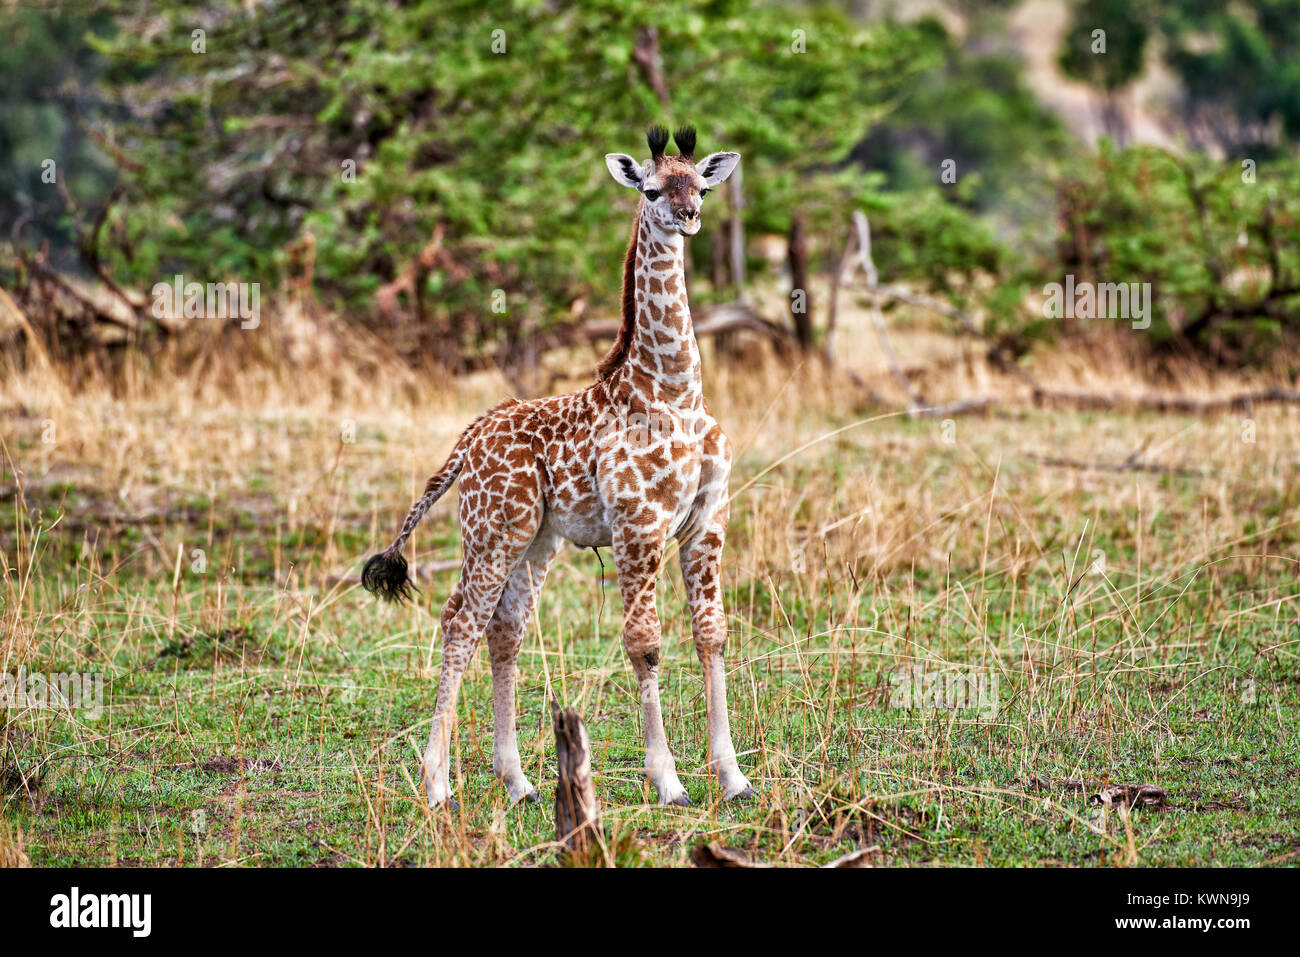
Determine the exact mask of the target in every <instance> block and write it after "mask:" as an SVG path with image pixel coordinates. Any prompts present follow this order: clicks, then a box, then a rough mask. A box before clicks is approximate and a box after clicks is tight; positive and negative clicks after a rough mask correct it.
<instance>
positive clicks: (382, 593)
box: [361, 552, 414, 602]
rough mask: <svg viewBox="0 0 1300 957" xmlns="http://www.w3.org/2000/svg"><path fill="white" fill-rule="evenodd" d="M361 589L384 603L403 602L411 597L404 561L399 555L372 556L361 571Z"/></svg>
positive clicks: (384, 553) (410, 585)
mask: <svg viewBox="0 0 1300 957" xmlns="http://www.w3.org/2000/svg"><path fill="white" fill-rule="evenodd" d="M361 587H362V588H364V589H365V590H366V591H368V592H370V594H372V595H377V596H378V597H380V598H382V599H383V600H384V601H396V602H404V601H406V600H407V599H409V598H410V597H411V589H412V588H413V587H414V586H413V585H412V584H411V579H410V576H409V575H408V574H407V571H406V559H405V558H403V557H402V556H401V555H400V554H397V555H390V554H389V553H388V552H380V553H379V554H378V555H372V556H371V557H370V560H369V561H367V562H366V567H365V568H363V569H362V570H361Z"/></svg>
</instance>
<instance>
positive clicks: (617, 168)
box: [605, 153, 642, 189]
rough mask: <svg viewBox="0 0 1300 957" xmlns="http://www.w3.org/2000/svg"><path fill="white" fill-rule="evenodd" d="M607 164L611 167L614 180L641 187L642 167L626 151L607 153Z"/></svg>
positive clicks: (633, 186)
mask: <svg viewBox="0 0 1300 957" xmlns="http://www.w3.org/2000/svg"><path fill="white" fill-rule="evenodd" d="M605 165H606V166H607V167H609V175H610V176H612V177H614V182H616V183H618V184H619V185H621V186H630V187H631V188H632V189H640V188H641V182H642V179H641V167H640V166H638V165H637V162H636V160H634V159H633V158H632V157H630V156H628V155H627V154H626V153H606V154H605Z"/></svg>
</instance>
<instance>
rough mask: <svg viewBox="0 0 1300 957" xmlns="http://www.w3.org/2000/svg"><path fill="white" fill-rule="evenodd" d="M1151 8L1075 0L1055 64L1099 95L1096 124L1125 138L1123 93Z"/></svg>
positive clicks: (1137, 64)
mask: <svg viewBox="0 0 1300 957" xmlns="http://www.w3.org/2000/svg"><path fill="white" fill-rule="evenodd" d="M1151 17H1152V11H1151V8H1150V3H1149V2H1148V0H1079V2H1077V3H1075V5H1074V10H1073V13H1072V17H1071V21H1070V26H1069V28H1068V29H1067V30H1066V33H1065V39H1064V41H1063V48H1062V50H1061V54H1060V56H1059V57H1058V59H1057V62H1058V63H1059V64H1060V66H1061V70H1062V71H1063V72H1064V73H1065V75H1066V76H1069V77H1072V78H1074V79H1076V80H1082V81H1083V82H1084V83H1087V84H1088V85H1089V86H1092V87H1094V88H1095V89H1097V90H1098V91H1099V92H1100V93H1101V104H1102V107H1101V118H1102V128H1103V129H1104V130H1105V131H1106V134H1107V135H1108V136H1110V137H1111V138H1112V139H1114V140H1115V142H1117V143H1119V144H1121V145H1123V144H1124V143H1125V142H1126V141H1127V140H1128V128H1129V121H1128V114H1127V113H1126V111H1125V108H1124V99H1123V97H1124V91H1125V89H1126V88H1127V87H1128V86H1129V85H1130V84H1131V83H1133V81H1134V80H1136V79H1137V78H1138V77H1139V76H1141V75H1142V71H1143V69H1144V68H1145V66H1146V51H1147V44H1148V42H1149V41H1150V39H1151Z"/></svg>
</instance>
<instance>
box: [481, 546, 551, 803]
mask: <svg viewBox="0 0 1300 957" xmlns="http://www.w3.org/2000/svg"><path fill="white" fill-rule="evenodd" d="M559 545H560V539H559V537H558V536H556V535H552V534H547V533H543V534H542V535H539V536H538V538H537V539H535V540H534V541H533V543H532V545H530V546H529V547H528V551H527V552H526V553H525V555H524V559H523V561H521V562H520V563H519V565H518V566H517V567H516V568H515V570H514V572H512V573H511V575H510V580H509V581H507V582H506V586H505V589H504V590H503V591H502V593H501V600H500V601H499V602H498V603H497V607H496V611H495V612H493V613H492V620H491V621H490V622H488V626H487V642H488V654H489V655H490V657H491V659H492V719H493V736H492V772H493V773H494V774H495V775H496V776H497V777H498V778H499V779H501V781H502V782H503V783H504V784H505V786H506V790H507V792H508V793H509V795H510V801H511V803H518V802H519V801H534V802H536V801H540V800H541V799H540V798H539V797H538V795H537V789H536V788H535V787H533V785H532V782H530V781H529V780H528V778H527V777H526V776H525V775H524V771H523V765H522V763H521V761H520V758H519V742H518V740H517V736H516V731H515V675H516V673H517V662H518V658H519V649H520V647H521V646H522V645H523V640H524V635H525V633H526V632H527V630H528V621H529V619H530V618H531V617H532V614H533V609H534V608H535V607H536V604H537V596H538V594H539V593H540V592H541V590H542V584H543V583H544V582H545V580H546V572H547V569H548V568H549V567H550V564H551V559H552V558H553V557H554V556H555V552H556V550H557V549H558V548H559Z"/></svg>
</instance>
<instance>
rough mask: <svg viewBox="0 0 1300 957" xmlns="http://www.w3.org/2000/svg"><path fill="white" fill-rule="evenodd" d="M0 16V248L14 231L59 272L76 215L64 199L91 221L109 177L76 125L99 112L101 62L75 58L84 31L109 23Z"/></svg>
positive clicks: (79, 17)
mask: <svg viewBox="0 0 1300 957" xmlns="http://www.w3.org/2000/svg"><path fill="white" fill-rule="evenodd" d="M0 16H2V17H3V36H4V42H3V43H0V181H3V183H4V184H5V188H3V189H0V226H2V227H3V228H2V230H0V233H2V235H0V241H7V240H9V238H10V234H11V232H12V230H13V229H14V227H19V228H20V229H21V232H22V235H23V237H24V239H25V240H26V241H27V242H29V243H32V244H33V245H35V244H38V243H43V242H48V243H49V244H50V247H51V249H52V258H53V261H54V262H55V263H56V264H57V265H58V266H60V267H61V268H75V267H76V266H77V265H78V264H79V263H78V258H77V256H76V255H75V252H74V247H75V244H76V240H77V235H76V230H75V229H74V224H73V221H72V216H73V215H74V213H75V212H79V211H74V210H69V209H68V207H67V204H66V202H65V195H69V196H74V197H77V198H78V199H79V200H80V201H81V203H82V204H83V205H84V207H85V210H86V211H87V212H88V213H89V214H90V215H94V214H95V213H97V211H98V209H99V207H100V206H101V205H102V204H103V202H104V201H105V200H106V198H107V196H108V194H109V191H110V190H111V188H112V185H113V181H114V179H115V178H116V173H115V171H114V169H113V165H112V163H111V162H110V161H109V160H108V158H107V157H106V156H105V155H104V154H103V153H102V152H100V151H99V150H96V149H95V148H94V147H93V144H92V143H91V142H90V141H89V140H88V138H87V135H86V132H87V131H86V128H85V127H84V125H83V121H84V120H85V119H86V118H87V117H89V116H93V115H95V114H96V113H97V112H98V110H99V109H100V106H101V104H100V103H99V101H98V99H97V97H96V94H95V81H96V79H97V78H98V76H99V73H100V71H101V70H102V69H103V63H102V61H101V60H100V58H98V57H96V56H93V55H80V54H84V53H85V51H84V45H83V43H82V37H83V35H84V34H85V32H86V31H87V30H88V29H108V28H110V27H111V23H112V21H111V17H110V16H109V15H108V14H107V13H106V12H104V11H88V12H86V11H76V10H73V11H68V12H66V13H63V14H62V15H60V16H51V15H50V13H49V12H48V11H44V10H41V9H38V8H34V7H28V6H17V5H15V6H13V7H12V8H11V9H8V10H4V11H2V12H0ZM61 186H62V189H61V188H60V187H61ZM65 191H66V194H65Z"/></svg>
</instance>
